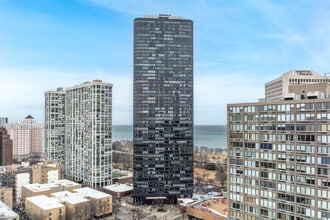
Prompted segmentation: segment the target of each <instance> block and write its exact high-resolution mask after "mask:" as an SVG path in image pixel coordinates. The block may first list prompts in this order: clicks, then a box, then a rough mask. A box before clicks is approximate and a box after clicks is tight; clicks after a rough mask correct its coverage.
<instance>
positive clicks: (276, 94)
mask: <svg viewBox="0 0 330 220" xmlns="http://www.w3.org/2000/svg"><path fill="white" fill-rule="evenodd" d="M323 82H330V78H329V77H327V76H322V75H320V74H318V73H316V72H314V71H311V70H291V71H289V72H286V73H284V74H283V75H282V76H280V77H279V78H277V79H274V80H272V81H269V82H267V83H266V84H265V98H266V100H269V101H274V100H281V97H282V96H283V95H286V94H288V93H289V86H293V85H306V84H314V83H323Z"/></svg>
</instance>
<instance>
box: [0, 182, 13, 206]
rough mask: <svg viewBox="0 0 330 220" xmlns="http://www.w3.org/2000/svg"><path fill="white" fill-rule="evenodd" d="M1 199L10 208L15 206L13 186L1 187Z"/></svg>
mask: <svg viewBox="0 0 330 220" xmlns="http://www.w3.org/2000/svg"><path fill="white" fill-rule="evenodd" d="M0 201H1V202H4V203H5V204H6V205H7V206H8V207H9V208H11V209H12V208H13V188H11V187H0Z"/></svg>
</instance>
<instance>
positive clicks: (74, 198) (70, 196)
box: [51, 191, 89, 204]
mask: <svg viewBox="0 0 330 220" xmlns="http://www.w3.org/2000/svg"><path fill="white" fill-rule="evenodd" d="M51 195H52V196H53V197H54V198H56V199H57V200H58V201H59V202H68V203H70V204H79V203H82V202H89V200H88V199H86V198H84V197H82V196H80V195H78V194H77V193H72V192H69V191H62V192H57V193H52V194H51Z"/></svg>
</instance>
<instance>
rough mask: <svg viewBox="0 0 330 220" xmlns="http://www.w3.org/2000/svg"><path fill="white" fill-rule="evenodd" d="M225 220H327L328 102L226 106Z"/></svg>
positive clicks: (329, 195)
mask: <svg viewBox="0 0 330 220" xmlns="http://www.w3.org/2000/svg"><path fill="white" fill-rule="evenodd" d="M227 117H228V118H227V143H228V174H229V178H228V179H229V182H228V194H229V203H228V204H229V213H228V218H229V219H232V220H235V219H258V220H262V219H283V220H307V219H318V220H319V219H330V211H329V210H330V126H329V122H330V99H303V100H287V101H269V102H258V103H241V104H230V105H228V106H227Z"/></svg>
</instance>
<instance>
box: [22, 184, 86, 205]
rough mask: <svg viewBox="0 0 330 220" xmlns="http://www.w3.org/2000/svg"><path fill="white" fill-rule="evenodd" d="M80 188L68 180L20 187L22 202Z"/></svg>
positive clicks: (79, 185)
mask: <svg viewBox="0 0 330 220" xmlns="http://www.w3.org/2000/svg"><path fill="white" fill-rule="evenodd" d="M78 188H81V184H79V183H75V182H72V181H70V180H66V179H62V180H57V181H55V182H53V183H45V184H39V183H33V184H27V185H24V186H22V200H23V201H24V200H25V198H27V197H32V196H39V195H45V196H49V197H50V194H51V193H55V192H62V191H70V192H72V191H73V190H74V189H78Z"/></svg>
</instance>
